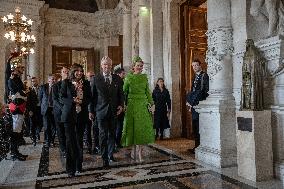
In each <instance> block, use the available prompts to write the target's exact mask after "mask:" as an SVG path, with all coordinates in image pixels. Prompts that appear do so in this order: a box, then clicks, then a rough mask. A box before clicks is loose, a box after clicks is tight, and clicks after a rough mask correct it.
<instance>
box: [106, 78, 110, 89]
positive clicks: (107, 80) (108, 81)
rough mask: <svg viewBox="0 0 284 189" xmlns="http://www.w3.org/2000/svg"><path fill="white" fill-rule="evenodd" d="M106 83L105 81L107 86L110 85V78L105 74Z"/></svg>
mask: <svg viewBox="0 0 284 189" xmlns="http://www.w3.org/2000/svg"><path fill="white" fill-rule="evenodd" d="M106 83H107V86H108V87H109V86H110V79H109V76H106Z"/></svg>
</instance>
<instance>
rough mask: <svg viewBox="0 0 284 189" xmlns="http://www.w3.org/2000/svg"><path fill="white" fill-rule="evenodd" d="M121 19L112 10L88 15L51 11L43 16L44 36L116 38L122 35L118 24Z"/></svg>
mask: <svg viewBox="0 0 284 189" xmlns="http://www.w3.org/2000/svg"><path fill="white" fill-rule="evenodd" d="M121 17H122V15H119V14H117V13H116V12H115V11H114V10H106V11H98V12H96V13H95V14H90V13H82V12H76V11H70V10H60V11H59V10H55V9H51V10H49V11H48V13H47V14H46V16H45V22H46V30H45V35H46V36H62V37H63V36H68V37H70V36H72V37H81V38H85V39H98V38H108V37H113V36H118V35H120V34H121V33H122V25H120V24H119V19H122V18H121ZM59 23H60V24H59ZM71 26H72V28H71Z"/></svg>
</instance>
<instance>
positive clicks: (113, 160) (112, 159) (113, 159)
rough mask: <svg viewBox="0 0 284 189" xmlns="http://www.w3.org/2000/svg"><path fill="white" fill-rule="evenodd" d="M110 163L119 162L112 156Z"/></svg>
mask: <svg viewBox="0 0 284 189" xmlns="http://www.w3.org/2000/svg"><path fill="white" fill-rule="evenodd" d="M109 162H110V163H113V162H117V160H116V159H115V158H114V157H113V156H112V157H110V158H109Z"/></svg>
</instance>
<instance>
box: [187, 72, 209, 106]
mask: <svg viewBox="0 0 284 189" xmlns="http://www.w3.org/2000/svg"><path fill="white" fill-rule="evenodd" d="M194 82H196V84H194ZM194 86H196V87H194ZM208 91H209V77H208V75H207V73H205V72H203V71H202V72H201V73H200V74H199V75H198V76H197V77H196V79H194V80H193V81H192V87H191V91H190V92H189V93H188V94H187V98H186V100H187V102H188V103H189V104H190V105H192V106H196V105H198V103H199V101H202V100H205V99H206V98H207V97H208Z"/></svg>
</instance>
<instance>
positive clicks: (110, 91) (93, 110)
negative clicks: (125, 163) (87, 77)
mask: <svg viewBox="0 0 284 189" xmlns="http://www.w3.org/2000/svg"><path fill="white" fill-rule="evenodd" d="M101 68H102V73H100V74H98V75H96V76H95V77H94V78H93V80H92V82H91V90H92V95H93V97H92V101H91V104H90V107H89V112H90V113H89V117H90V119H94V116H96V118H97V123H98V127H99V133H100V134H99V135H100V150H101V154H102V159H103V166H104V167H108V166H109V162H110V161H115V159H114V158H113V151H114V147H115V128H116V119H117V116H118V115H119V114H121V112H122V110H123V104H124V95H123V91H122V82H121V79H120V78H119V76H117V75H116V74H112V73H111V69H112V60H111V59H110V58H109V57H103V58H102V60H101Z"/></svg>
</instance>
